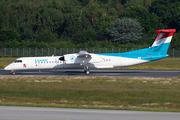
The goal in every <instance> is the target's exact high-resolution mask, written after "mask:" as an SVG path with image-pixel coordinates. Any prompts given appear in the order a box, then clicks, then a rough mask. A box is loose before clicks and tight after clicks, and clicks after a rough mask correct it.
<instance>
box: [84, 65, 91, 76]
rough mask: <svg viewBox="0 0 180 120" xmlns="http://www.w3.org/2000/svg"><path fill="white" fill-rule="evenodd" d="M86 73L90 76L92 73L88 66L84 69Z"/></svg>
mask: <svg viewBox="0 0 180 120" xmlns="http://www.w3.org/2000/svg"><path fill="white" fill-rule="evenodd" d="M84 73H85V74H86V75H89V74H90V71H89V68H88V66H86V67H84Z"/></svg>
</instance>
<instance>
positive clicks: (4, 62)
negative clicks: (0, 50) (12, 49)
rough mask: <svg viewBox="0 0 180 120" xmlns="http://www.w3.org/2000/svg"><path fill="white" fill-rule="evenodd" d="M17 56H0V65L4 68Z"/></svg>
mask: <svg viewBox="0 0 180 120" xmlns="http://www.w3.org/2000/svg"><path fill="white" fill-rule="evenodd" d="M16 59H17V58H0V67H1V68H4V67H6V66H7V65H8V64H10V63H12V62H13V61H15V60H16Z"/></svg>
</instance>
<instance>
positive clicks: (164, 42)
mask: <svg viewBox="0 0 180 120" xmlns="http://www.w3.org/2000/svg"><path fill="white" fill-rule="evenodd" d="M174 32H176V29H162V30H156V33H158V35H157V37H156V39H155V41H154V42H153V44H152V46H151V50H150V52H152V53H157V54H166V53H167V51H168V48H169V45H170V42H171V39H172V36H173V34H174Z"/></svg>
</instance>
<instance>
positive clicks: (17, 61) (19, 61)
mask: <svg viewBox="0 0 180 120" xmlns="http://www.w3.org/2000/svg"><path fill="white" fill-rule="evenodd" d="M14 63H22V60H15V61H14Z"/></svg>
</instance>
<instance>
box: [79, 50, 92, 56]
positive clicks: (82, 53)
mask: <svg viewBox="0 0 180 120" xmlns="http://www.w3.org/2000/svg"><path fill="white" fill-rule="evenodd" d="M77 57H91V54H89V53H88V52H87V51H80V52H79V53H78V56H77Z"/></svg>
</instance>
